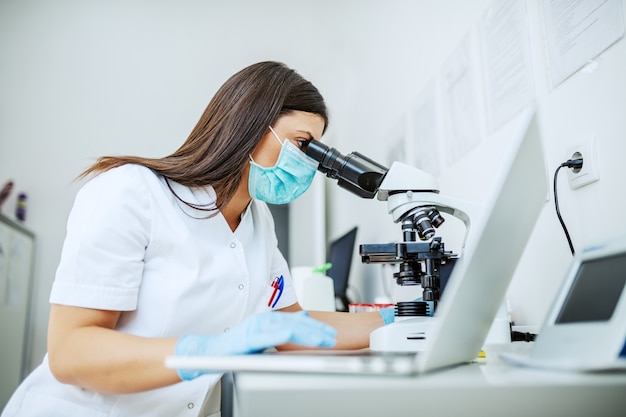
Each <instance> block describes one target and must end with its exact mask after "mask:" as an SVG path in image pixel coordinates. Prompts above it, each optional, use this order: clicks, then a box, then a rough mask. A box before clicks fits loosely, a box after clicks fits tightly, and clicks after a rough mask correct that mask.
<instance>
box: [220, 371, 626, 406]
mask: <svg viewBox="0 0 626 417" xmlns="http://www.w3.org/2000/svg"><path fill="white" fill-rule="evenodd" d="M234 386H235V388H234V412H233V414H234V416H235V417H252V416H254V417H263V416H271V417H282V416H289V417H296V416H297V417H309V416H311V417H312V416H315V417H318V416H341V417H350V416H355V417H356V416H359V417H363V416H393V417H402V416H412V417H414V416H428V417H435V416H437V417H445V416H454V417H459V416H468V417H474V416H481V417H491V416H493V417H516V416H523V417H528V416H550V417H553V416H567V417H575V416H585V417H588V416H594V417H600V416H615V417H623V416H626V372H602V373H566V372H551V371H543V370H535V369H527V368H518V367H512V366H509V365H506V364H504V363H502V362H501V361H499V360H491V361H487V360H477V361H476V362H474V363H471V364H467V365H462V366H458V367H454V368H448V369H444V370H440V371H437V372H432V373H429V374H424V375H419V376H414V377H389V376H384V377H383V376H356V375H353V376H346V375H320V374H289V373H266V372H258V373H257V372H254V373H253V372H239V373H237V374H235V375H234Z"/></svg>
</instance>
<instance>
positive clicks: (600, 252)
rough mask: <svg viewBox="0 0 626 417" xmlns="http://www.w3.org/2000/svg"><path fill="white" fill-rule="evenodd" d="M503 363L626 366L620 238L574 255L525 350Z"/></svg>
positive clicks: (624, 259) (625, 264)
mask: <svg viewBox="0 0 626 417" xmlns="http://www.w3.org/2000/svg"><path fill="white" fill-rule="evenodd" d="M500 356H501V357H502V359H504V360H505V361H507V362H510V363H513V364H517V365H523V366H529V367H535V368H545V369H554V370H571V371H600V370H612V369H626V242H625V241H624V239H623V238H622V239H620V240H616V241H614V242H610V243H607V244H604V245H601V246H595V247H593V248H590V249H587V250H586V251H584V252H582V253H580V254H578V253H577V254H576V256H575V257H574V259H573V260H572V263H571V265H570V267H569V269H568V272H567V274H566V275H565V279H564V280H563V282H562V284H561V287H560V289H559V291H558V292H557V295H556V297H555V299H554V301H553V303H552V306H551V308H550V309H549V311H548V314H547V315H546V318H545V320H544V323H543V324H542V326H541V329H540V331H539V334H538V335H537V338H536V339H535V343H534V344H533V346H532V348H531V349H530V352H528V353H527V354H520V353H517V354H514V353H508V354H501V355H500Z"/></svg>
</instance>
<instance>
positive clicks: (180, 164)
mask: <svg viewBox="0 0 626 417" xmlns="http://www.w3.org/2000/svg"><path fill="white" fill-rule="evenodd" d="M296 110H299V111H305V112H309V113H314V114H317V115H320V116H321V117H322V118H323V119H324V130H326V126H327V125H328V114H327V110H326V105H325V103H324V99H323V97H322V95H321V94H320V93H319V91H318V90H317V88H315V86H313V84H311V83H310V82H309V81H307V80H305V79H304V78H302V76H300V75H299V74H298V73H297V72H296V71H294V70H292V69H290V68H288V67H287V66H285V65H284V64H282V63H280V62H272V61H266V62H259V63H257V64H253V65H251V66H249V67H246V68H244V69H243V70H241V71H239V72H238V73H236V74H235V75H233V76H232V77H230V78H229V79H228V80H227V81H226V82H225V83H224V85H222V87H220V89H219V90H218V91H217V93H215V95H214V96H213V98H212V99H211V101H210V102H209V105H208V106H207V108H206V109H205V110H204V113H203V114H202V116H201V117H200V120H199V121H198V123H197V124H196V126H195V127H194V129H193V130H192V131H191V134H190V135H189V137H188V138H187V140H186V141H185V142H184V143H183V144H182V146H181V147H180V148H178V150H176V151H175V152H174V153H172V154H171V155H169V156H166V157H163V158H142V157H138V156H103V157H101V158H99V159H98V160H97V161H96V163H95V164H93V165H92V166H91V167H89V168H88V169H86V170H85V171H84V172H83V173H82V174H81V175H80V176H79V178H82V177H85V176H88V175H90V174H96V175H97V174H99V173H102V172H105V171H108V170H109V169H112V168H115V167H118V166H121V165H125V164H139V165H143V166H145V167H148V168H150V169H152V170H153V171H155V172H157V173H158V174H161V175H163V176H164V177H165V179H166V180H172V181H175V182H177V183H180V184H182V185H185V186H188V187H202V186H206V185H211V186H212V187H213V188H214V189H215V192H216V194H217V196H218V201H217V202H216V204H215V206H214V207H211V208H210V209H208V211H215V210H218V209H220V208H221V207H222V206H224V205H225V204H226V203H228V201H229V200H230V199H231V198H232V196H233V195H234V193H235V191H236V189H237V186H238V185H239V183H240V181H241V175H242V172H243V169H244V167H245V164H247V163H248V161H249V159H248V155H249V154H251V153H252V152H253V151H254V149H255V148H256V146H257V145H258V143H259V142H260V141H261V139H262V137H263V135H264V134H265V133H266V132H267V130H268V126H271V125H272V124H274V123H275V122H276V120H277V119H278V118H279V117H280V116H282V115H284V114H288V113H290V112H292V111H296ZM176 197H178V196H176ZM196 208H199V207H196Z"/></svg>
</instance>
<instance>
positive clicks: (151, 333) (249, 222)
mask: <svg viewBox="0 0 626 417" xmlns="http://www.w3.org/2000/svg"><path fill="white" fill-rule="evenodd" d="M170 184H171V185H172V188H173V189H174V191H175V192H176V194H177V195H178V196H179V197H180V198H181V199H183V200H185V201H187V202H189V203H193V204H197V205H206V204H210V203H211V202H212V201H214V199H215V193H214V191H213V189H212V188H211V187H206V188H203V189H189V188H187V187H184V186H181V185H180V184H176V183H173V182H170ZM206 216H207V212H204V211H200V210H197V209H193V208H189V207H188V206H186V205H185V204H184V203H182V202H180V201H179V200H178V199H177V198H176V197H175V196H174V195H173V194H172V192H171V191H170V190H169V189H168V187H167V185H166V183H165V181H164V179H163V178H162V177H160V176H157V175H156V174H155V173H154V172H153V171H151V170H150V169H147V168H145V167H142V166H138V165H125V166H122V167H119V168H115V169H113V170H110V171H108V172H105V173H103V174H100V175H99V176H97V177H96V178H94V179H92V180H91V181H89V182H88V183H87V184H85V186H84V187H83V188H82V189H81V190H80V191H79V193H78V194H77V196H76V201H75V203H74V207H73V209H72V212H71V214H70V217H69V220H68V226H67V236H66V240H65V243H64V245H63V251H62V255H61V261H60V264H59V267H58V270H57V274H56V278H55V281H54V284H53V287H52V292H51V295H50V302H51V303H56V304H65V305H72V306H79V307H86V308H96V309H104V310H116V311H122V315H121V317H120V320H119V323H118V325H117V330H119V331H122V332H127V333H131V334H135V335H140V336H146V337H179V336H181V335H184V334H189V333H194V334H219V333H221V332H224V331H228V329H229V328H230V327H233V326H236V325H237V324H239V323H240V322H241V321H242V320H243V319H244V318H246V317H248V316H250V315H251V314H254V313H258V312H262V311H267V310H269V309H270V307H268V300H269V298H270V297H271V295H272V292H273V288H272V287H271V282H272V279H273V278H274V277H275V276H279V275H283V276H284V277H285V288H284V291H283V294H282V296H281V298H280V300H279V302H278V303H277V304H276V306H275V307H274V309H280V308H284V307H286V306H289V305H292V304H294V303H295V302H296V301H297V300H296V295H295V291H294V289H293V285H292V281H291V277H290V274H289V270H288V267H287V263H286V262H285V260H284V258H283V256H282V255H281V254H280V252H279V251H278V248H277V241H276V236H275V232H274V223H273V219H272V216H271V214H270V212H269V209H268V208H267V206H266V205H265V204H264V203H262V202H259V201H256V200H253V201H252V203H251V204H250V206H249V207H248V209H247V210H246V211H245V212H244V214H243V215H242V218H241V223H240V225H239V227H238V228H237V230H236V231H235V232H232V231H231V230H230V228H229V226H228V224H227V223H226V221H225V219H224V218H223V217H222V216H221V214H218V215H217V216H215V217H212V218H206ZM219 378H220V375H219V374H209V375H205V376H202V377H200V378H197V379H195V380H193V381H186V382H181V383H178V384H175V385H172V386H169V387H165V388H160V389H156V390H152V391H147V392H143V393H138V394H125V395H105V394H99V393H95V392H92V391H88V390H84V389H81V388H78V387H75V386H72V385H66V384H61V383H59V382H58V381H56V380H55V379H54V377H53V376H52V374H51V373H50V369H49V366H48V361H47V358H46V359H44V361H43V363H42V364H41V365H40V366H39V367H38V368H37V369H36V370H35V371H34V372H33V373H32V374H31V375H30V376H29V377H28V378H27V379H26V380H25V381H24V382H23V383H22V384H21V386H20V387H19V388H18V390H17V391H16V392H15V393H14V395H13V397H12V398H11V400H10V402H9V404H8V405H7V407H6V408H5V410H4V412H3V413H2V417H9V416H20V417H35V416H46V417H53V416H63V417H67V416H81V417H89V416H98V417H101V416H102V417H104V416H111V417H112V416H119V417H140V416H150V417H158V416H163V417H175V416H197V415H199V414H198V413H199V411H200V409H201V408H202V404H203V403H204V399H205V397H206V396H207V393H209V392H210V390H212V389H213V387H214V386H215V384H216V383H217V381H219ZM216 409H217V410H219V407H216V406H215V404H207V405H206V407H205V411H204V412H203V413H202V415H209V414H210V413H212V412H214V411H216ZM207 413H208V414H207Z"/></svg>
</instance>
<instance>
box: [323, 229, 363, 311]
mask: <svg viewBox="0 0 626 417" xmlns="http://www.w3.org/2000/svg"><path fill="white" fill-rule="evenodd" d="M357 229H358V227H356V226H355V227H354V228H353V229H351V230H350V231H349V232H347V233H346V234H344V235H343V236H341V237H339V238H337V239H335V240H333V241H332V242H330V245H329V247H328V252H327V254H326V261H327V262H330V264H331V265H332V266H331V268H330V269H329V270H328V271H326V274H327V275H328V276H329V277H331V278H332V279H333V282H334V286H335V300H336V308H337V311H348V306H349V304H350V300H349V299H348V296H347V291H348V279H349V278H350V267H351V265H352V255H353V253H354V247H355V246H354V243H355V241H356V232H357Z"/></svg>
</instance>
